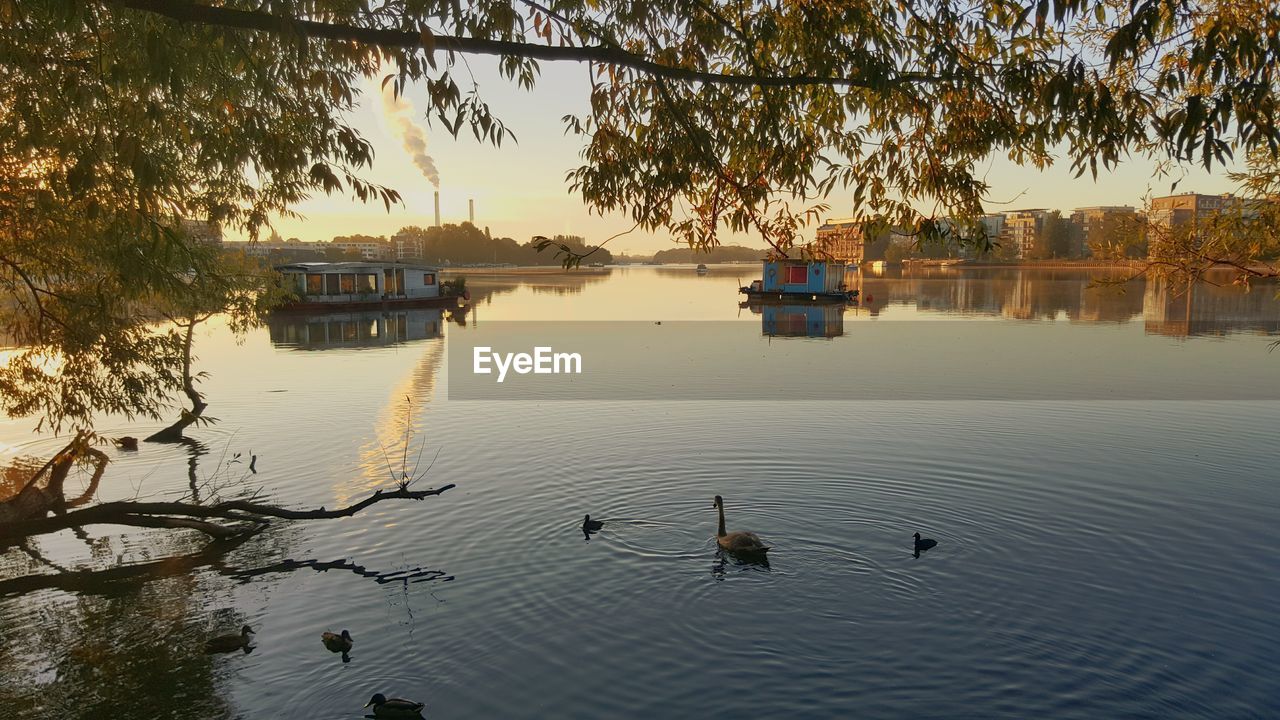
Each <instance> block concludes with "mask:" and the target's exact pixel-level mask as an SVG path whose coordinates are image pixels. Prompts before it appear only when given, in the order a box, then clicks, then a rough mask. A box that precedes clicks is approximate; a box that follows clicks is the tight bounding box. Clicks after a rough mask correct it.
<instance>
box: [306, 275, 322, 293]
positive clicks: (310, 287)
mask: <svg viewBox="0 0 1280 720" xmlns="http://www.w3.org/2000/svg"><path fill="white" fill-rule="evenodd" d="M307 294H308V295H323V294H324V276H323V275H321V274H320V273H307Z"/></svg>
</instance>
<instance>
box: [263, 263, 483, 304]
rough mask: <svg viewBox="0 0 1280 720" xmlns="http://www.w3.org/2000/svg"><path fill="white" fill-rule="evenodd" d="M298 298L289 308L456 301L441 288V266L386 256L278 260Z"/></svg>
mask: <svg viewBox="0 0 1280 720" xmlns="http://www.w3.org/2000/svg"><path fill="white" fill-rule="evenodd" d="M275 269H276V271H277V272H279V273H280V274H282V275H283V276H284V287H285V289H287V290H289V291H291V292H293V294H294V295H296V296H297V298H298V299H297V300H296V301H294V302H291V303H287V304H286V305H285V306H284V308H283V309H286V310H355V309H363V308H369V309H372V308H387V307H428V306H445V305H456V304H457V303H458V299H457V298H456V297H453V296H451V295H448V294H446V293H441V291H440V270H439V269H438V268H434V267H428V266H425V265H405V264H401V263H383V262H336V263H326V262H303V263H293V264H291V265H277V266H276V268H275Z"/></svg>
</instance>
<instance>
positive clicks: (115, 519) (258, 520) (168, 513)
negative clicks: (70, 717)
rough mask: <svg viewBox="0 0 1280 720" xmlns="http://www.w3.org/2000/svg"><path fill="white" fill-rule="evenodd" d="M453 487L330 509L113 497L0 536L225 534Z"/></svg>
mask: <svg viewBox="0 0 1280 720" xmlns="http://www.w3.org/2000/svg"><path fill="white" fill-rule="evenodd" d="M453 487H454V485H453V484H452V483H450V484H448V485H444V486H441V487H439V488H434V489H429V490H407V489H398V490H389V491H384V490H378V491H375V492H374V493H373V494H372V495H370V496H369V497H367V498H365V499H364V500H361V501H360V502H358V503H355V504H353V505H348V506H347V507H344V508H338V509H336V510H326V509H325V508H323V507H321V508H319V509H317V510H291V509H289V508H282V507H277V506H275V505H266V504H263V503H256V502H250V501H247V500H228V501H226V502H221V503H218V504H216V505H194V504H191V503H183V502H131V501H120V502H109V503H103V504H101V505H94V506H93V507H90V508H85V509H84V510H76V511H74V512H69V513H65V514H62V515H54V516H52V517H40V518H32V519H26V520H16V521H13V522H9V523H5V524H4V525H0V540H5V539H16V538H23V537H30V536H32V535H43V534H46V533H52V532H59V531H61V530H67V529H69V528H76V527H82V526H85V525H133V526H138V527H172V528H191V529H193V530H199V531H201V532H203V533H205V534H206V535H209V536H210V537H215V538H224V537H231V536H233V535H239V534H242V533H245V532H251V531H254V530H256V529H258V526H259V525H262V524H265V523H267V522H268V519H269V518H281V519H285V520H327V519H332V518H340V517H349V516H351V515H355V514H356V513H358V512H360V511H361V510H364V509H365V508H367V507H369V506H370V505H373V504H374V503H378V502H381V501H383V500H422V499H423V498H426V497H430V496H432V495H439V494H441V493H443V492H444V491H446V490H449V489H451V488H453ZM190 518H199V519H203V520H209V519H218V520H229V521H232V522H235V523H245V522H246V521H247V522H248V523H249V524H248V527H245V526H244V525H219V524H216V523H212V522H201V521H200V520H192V519H190Z"/></svg>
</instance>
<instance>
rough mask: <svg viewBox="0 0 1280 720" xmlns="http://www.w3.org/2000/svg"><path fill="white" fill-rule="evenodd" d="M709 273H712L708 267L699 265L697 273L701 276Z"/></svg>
mask: <svg viewBox="0 0 1280 720" xmlns="http://www.w3.org/2000/svg"><path fill="white" fill-rule="evenodd" d="M709 272H711V271H710V270H708V269H707V266H706V265H703V264H702V263H698V268H697V273H698V274H699V275H706V274H707V273H709Z"/></svg>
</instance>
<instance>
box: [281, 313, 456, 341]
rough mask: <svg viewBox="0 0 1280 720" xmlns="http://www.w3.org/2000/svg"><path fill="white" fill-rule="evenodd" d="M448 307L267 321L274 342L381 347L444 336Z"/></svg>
mask: <svg viewBox="0 0 1280 720" xmlns="http://www.w3.org/2000/svg"><path fill="white" fill-rule="evenodd" d="M444 322H445V319H444V311H443V310H440V309H429V308H421V309H405V310H393V311H391V312H380V311H376V310H375V311H364V312H339V313H316V314H310V313H305V314H304V313H286V314H278V315H273V316H272V317H271V318H270V320H268V322H267V327H268V329H269V330H270V333H271V344H272V345H276V346H278V347H296V348H300V349H304V350H331V349H335V348H356V347H380V346H383V345H394V344H396V343H403V342H410V341H414V340H431V339H433V338H439V337H443V336H444Z"/></svg>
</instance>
